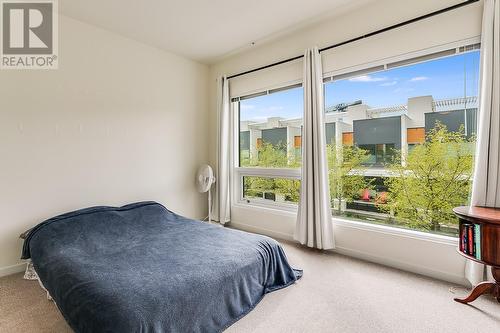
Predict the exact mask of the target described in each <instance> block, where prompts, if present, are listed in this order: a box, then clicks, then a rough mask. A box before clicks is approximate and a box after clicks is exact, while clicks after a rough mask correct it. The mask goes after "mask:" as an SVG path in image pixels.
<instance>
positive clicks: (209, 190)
mask: <svg viewBox="0 0 500 333" xmlns="http://www.w3.org/2000/svg"><path fill="white" fill-rule="evenodd" d="M211 187H212V186H210V188H209V189H208V223H212V189H211Z"/></svg>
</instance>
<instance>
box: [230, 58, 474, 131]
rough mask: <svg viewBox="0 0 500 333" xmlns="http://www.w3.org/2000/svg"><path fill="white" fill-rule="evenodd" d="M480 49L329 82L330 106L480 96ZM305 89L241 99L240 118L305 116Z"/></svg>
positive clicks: (327, 101) (374, 105)
mask: <svg viewBox="0 0 500 333" xmlns="http://www.w3.org/2000/svg"><path fill="white" fill-rule="evenodd" d="M478 82H479V51H474V52H469V53H464V54H459V55H455V56H451V57H445V58H441V59H436V60H431V61H427V62H423V63H420V64H414V65H410V66H405V67H399V68H394V69H391V70H386V71H382V72H377V73H370V74H367V75H362V76H358V77H354V78H349V79H343V80H338V81H334V82H329V83H327V84H325V104H326V107H329V106H333V105H337V104H339V103H349V102H354V101H357V100H362V101H363V103H364V104H366V105H369V106H370V107H371V108H379V107H389V106H396V105H402V104H406V103H407V100H408V98H411V97H416V96H425V95H432V96H433V98H434V99H435V100H439V99H447V98H456V97H463V96H464V90H465V91H466V94H467V96H477V94H478ZM302 94H303V90H302V88H300V87H299V88H294V89H290V90H286V91H281V92H278V93H274V94H270V95H265V96H260V97H256V98H252V99H247V100H243V101H241V102H240V120H242V121H244V120H252V121H256V122H263V121H265V120H266V119H267V118H268V117H283V118H285V119H290V118H301V117H302V113H303V97H302Z"/></svg>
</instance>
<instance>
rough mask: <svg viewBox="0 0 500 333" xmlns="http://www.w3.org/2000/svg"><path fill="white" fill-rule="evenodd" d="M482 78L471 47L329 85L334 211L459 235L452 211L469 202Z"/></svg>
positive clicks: (327, 109) (326, 108) (326, 90)
mask: <svg viewBox="0 0 500 333" xmlns="http://www.w3.org/2000/svg"><path fill="white" fill-rule="evenodd" d="M478 78H479V51H473V52H469V53H463V54H459V55H454V56H449V57H443V58H438V59H433V60H429V61H426V62H422V63H416V64H411V65H408V66H405V67H398V68H392V69H390V70H386V71H379V72H376V73H371V74H366V73H365V74H363V75H359V76H356V77H352V76H351V77H348V78H344V79H341V80H335V81H332V82H328V83H326V84H325V104H326V105H325V110H326V115H325V119H326V126H327V134H326V135H327V143H328V146H327V153H328V162H329V179H330V192H331V198H332V212H333V214H335V215H339V216H343V217H346V218H349V219H355V220H359V221H365V222H370V223H381V224H389V225H393V226H398V227H404V228H412V229H417V230H422V231H429V232H434V233H441V234H446V235H453V236H456V235H457V233H458V230H457V219H456V218H455V216H454V215H453V213H452V208H453V207H455V206H459V205H464V204H467V202H468V199H469V192H470V186H471V178H472V167H473V162H472V157H473V153H474V147H475V135H476V125H477V116H478V115H477V114H478V109H477V108H478V101H477V99H478ZM328 126H329V127H328ZM328 128H330V131H329V130H328ZM332 131H333V133H332ZM331 137H334V138H337V140H329V138H331Z"/></svg>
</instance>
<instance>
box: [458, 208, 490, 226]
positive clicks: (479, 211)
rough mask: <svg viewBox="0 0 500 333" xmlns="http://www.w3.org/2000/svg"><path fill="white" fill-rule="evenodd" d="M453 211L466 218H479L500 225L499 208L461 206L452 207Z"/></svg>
mask: <svg viewBox="0 0 500 333" xmlns="http://www.w3.org/2000/svg"><path fill="white" fill-rule="evenodd" d="M453 212H454V213H455V214H457V215H458V216H459V217H460V218H463V219H466V220H480V221H481V222H485V223H491V224H498V225H500V208H489V207H476V206H461V207H456V208H453Z"/></svg>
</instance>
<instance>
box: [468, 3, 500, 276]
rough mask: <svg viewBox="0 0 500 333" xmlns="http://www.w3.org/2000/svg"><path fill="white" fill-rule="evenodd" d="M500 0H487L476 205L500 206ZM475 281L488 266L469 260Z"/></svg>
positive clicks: (483, 31) (482, 51) (475, 189)
mask: <svg viewBox="0 0 500 333" xmlns="http://www.w3.org/2000/svg"><path fill="white" fill-rule="evenodd" d="M499 3H500V0H485V1H484V13H483V28H482V37H481V68H480V91H479V127H478V131H477V133H478V138H477V145H476V163H475V171H474V182H473V186H472V198H471V204H472V205H473V206H484V207H500V95H499V94H500V49H499V41H500V23H499V22H500V4H499ZM466 265H467V266H466V269H465V274H466V277H467V278H468V280H469V281H470V282H471V284H472V285H476V284H478V283H479V282H481V281H483V280H484V278H485V274H486V271H485V267H484V266H483V265H480V264H478V263H475V262H472V261H471V260H467V264H466Z"/></svg>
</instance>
